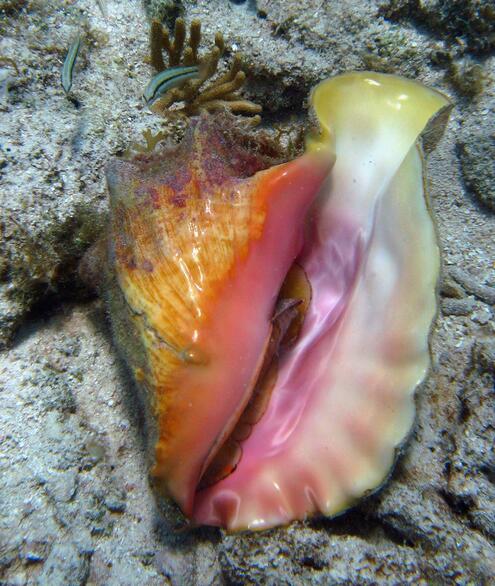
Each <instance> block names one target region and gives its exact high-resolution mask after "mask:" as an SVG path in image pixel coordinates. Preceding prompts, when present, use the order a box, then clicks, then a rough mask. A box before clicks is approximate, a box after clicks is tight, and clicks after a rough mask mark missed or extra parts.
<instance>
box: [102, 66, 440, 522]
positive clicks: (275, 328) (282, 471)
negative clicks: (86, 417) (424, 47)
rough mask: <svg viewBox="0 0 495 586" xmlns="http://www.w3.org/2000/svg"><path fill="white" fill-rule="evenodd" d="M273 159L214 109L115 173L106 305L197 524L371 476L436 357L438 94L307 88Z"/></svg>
mask: <svg viewBox="0 0 495 586" xmlns="http://www.w3.org/2000/svg"><path fill="white" fill-rule="evenodd" d="M311 101H312V107H313V110H314V113H315V115H316V118H317V120H318V122H319V124H320V128H321V132H320V134H319V135H318V136H316V137H313V138H311V139H309V140H308V148H307V152H306V154H304V155H303V156H302V157H300V158H298V159H296V160H294V161H291V162H289V163H284V164H281V165H275V166H270V157H269V156H268V155H267V153H266V152H263V145H257V146H255V148H253V145H247V144H246V141H245V140H244V139H243V137H242V136H241V135H240V134H236V133H235V132H233V131H232V132H231V131H229V129H228V124H227V123H226V121H225V119H223V118H222V117H221V116H220V117H202V118H198V119H196V120H195V121H193V122H192V124H191V127H190V129H189V130H188V133H187V135H186V138H185V139H184V141H183V142H182V143H181V145H179V147H177V149H175V150H174V151H164V152H163V153H159V154H154V155H150V156H143V155H140V156H138V157H136V158H135V159H133V160H131V161H115V162H113V163H112V164H111V165H110V167H109V170H108V182H109V188H110V193H111V234H110V251H109V259H110V267H111V271H110V273H111V277H112V279H111V283H112V284H111V286H110V289H109V294H108V300H109V308H110V314H111V317H112V323H113V327H114V331H115V337H116V340H117V341H118V343H119V345H120V347H121V349H122V351H123V353H124V355H125V357H126V359H127V361H128V363H129V364H130V367H131V369H132V370H133V372H134V375H135V378H136V380H137V382H138V384H139V385H140V386H141V387H142V388H143V389H144V390H145V395H146V404H147V405H148V406H149V411H148V419H149V422H150V429H151V435H152V441H151V443H152V444H153V446H154V465H153V469H152V475H153V477H154V481H155V484H156V486H157V488H158V490H159V491H161V492H163V493H166V494H170V495H171V496H172V497H173V498H174V499H175V500H176V501H177V502H178V503H179V505H180V506H181V508H182V510H183V511H184V513H185V514H186V515H187V516H188V517H189V518H191V519H192V520H193V521H194V522H195V523H198V524H208V525H219V526H223V527H226V528H228V529H229V530H240V529H246V528H250V529H263V528H267V527H273V526H276V525H280V524H285V523H288V522H290V521H292V520H294V519H304V518H306V517H307V516H309V515H313V514H316V513H322V514H325V515H334V514H336V513H338V512H340V511H342V510H344V509H345V508H347V507H349V506H350V505H352V504H353V502H355V500H356V499H357V498H359V497H361V496H363V495H364V494H366V493H368V492H369V491H372V490H374V489H376V488H377V487H378V486H379V485H380V484H381V483H382V482H383V480H384V479H385V478H386V476H387V474H388V473H389V470H390V468H391V466H392V464H393V461H394V458H395V453H396V450H397V447H398V446H400V444H401V443H402V442H403V440H404V438H405V437H406V436H407V433H408V431H409V430H410V428H411V425H412V421H413V417H414V402H413V393H414V390H415V388H416V387H417V385H418V384H419V383H420V382H421V381H422V380H423V378H424V376H425V374H426V371H427V368H428V364H429V353H428V334H429V330H430V326H431V322H432V320H433V317H434V314H435V311H436V299H435V287H436V281H437V278H438V271H439V251H438V246H437V243H436V237H435V231H434V227H433V223H432V220H431V217H430V214H429V211H428V208H427V204H426V201H425V194H424V180H423V161H422V156H421V151H420V148H419V146H418V144H417V140H418V137H419V135H420V134H421V133H422V131H423V130H424V129H425V127H426V126H427V124H428V122H429V120H430V119H432V118H435V117H436V118H438V115H439V113H442V112H444V111H445V110H446V109H447V108H448V101H447V100H446V98H444V97H443V96H442V95H441V94H439V93H437V92H435V91H433V90H430V89H428V88H426V87H424V86H422V85H420V84H418V83H415V82H412V81H409V80H406V79H403V78H399V77H395V76H389V75H382V74H376V73H369V72H363V73H351V74H344V75H341V76H338V77H335V78H333V79H330V80H327V81H325V82H322V83H321V84H320V85H318V86H317V87H316V88H315V90H314V91H313V94H312V100H311Z"/></svg>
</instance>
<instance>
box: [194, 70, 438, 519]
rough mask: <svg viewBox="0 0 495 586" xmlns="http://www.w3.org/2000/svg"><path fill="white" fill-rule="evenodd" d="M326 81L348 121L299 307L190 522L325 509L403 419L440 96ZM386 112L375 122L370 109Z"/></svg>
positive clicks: (380, 80)
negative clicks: (224, 472)
mask: <svg viewBox="0 0 495 586" xmlns="http://www.w3.org/2000/svg"><path fill="white" fill-rule="evenodd" d="M331 84H333V88H332V89H333V91H334V94H333V95H332V98H331V99H332V100H333V102H332V106H331V108H330V111H333V113H334V114H336V115H337V117H338V116H339V108H340V110H341V111H342V112H344V113H345V116H350V118H346V119H344V120H342V119H339V120H338V124H336V128H337V130H336V133H337V134H336V135H335V136H333V140H335V143H336V154H337V162H336V165H335V167H334V169H333V170H332V172H331V174H330V178H329V180H328V182H327V185H326V187H325V189H324V192H323V194H322V197H320V198H319V199H318V202H317V203H316V204H315V206H314V209H313V211H312V214H311V216H310V222H309V224H310V226H309V230H308V234H307V236H308V238H307V240H306V244H305V247H304V250H303V251H302V253H301V255H300V256H299V257H298V259H297V262H298V263H299V264H301V266H302V267H303V268H304V270H305V271H306V274H307V275H308V277H309V280H310V282H311V286H312V290H313V299H312V303H311V305H310V307H309V309H308V312H307V314H306V318H305V322H304V325H303V329H302V332H301V334H300V337H299V339H298V341H297V343H296V345H295V346H294V347H293V348H292V349H290V350H289V351H288V352H287V354H286V355H285V356H284V357H283V358H282V360H281V363H280V368H279V372H278V378H277V382H276V384H275V388H274V390H273V392H272V395H271V400H270V403H269V406H268V409H267V411H266V413H265V414H264V416H263V418H262V419H261V421H260V422H259V423H258V424H257V425H256V426H255V428H254V430H253V432H252V434H251V435H250V436H249V438H248V439H247V440H245V441H244V442H243V444H242V450H243V455H242V459H241V461H240V463H239V465H238V467H237V468H236V470H234V472H233V473H232V474H230V476H227V477H226V478H224V479H222V480H220V481H219V482H218V483H217V484H215V485H213V486H211V487H208V488H206V489H204V490H202V491H199V492H198V493H197V494H196V499H195V506H194V512H193V519H194V521H195V522H197V523H201V524H212V525H220V526H223V527H226V528H227V529H228V530H239V529H254V530H256V529H266V528H270V527H273V526H276V525H280V524H287V523H289V522H290V521H292V520H295V519H305V518H306V517H308V516H310V515H314V514H318V513H323V514H325V515H327V516H334V515H336V514H339V513H341V512H343V511H344V510H345V509H347V508H349V507H350V506H352V505H353V504H354V503H355V502H356V501H357V499H358V498H361V497H362V496H364V495H368V494H370V493H371V492H373V491H375V490H377V489H378V488H379V487H380V486H381V485H382V484H383V482H384V481H385V480H386V478H387V476H388V475H389V474H390V471H391V468H392V466H393V463H394V461H395V457H396V455H397V451H398V449H399V448H400V446H401V445H402V443H403V442H404V441H405V438H406V437H407V436H408V433H409V430H410V429H411V425H412V420H413V419H412V418H413V415H414V402H413V399H412V396H413V393H414V390H415V388H416V387H417V385H418V384H419V383H420V382H421V381H422V380H423V378H424V376H425V374H426V370H427V368H428V361H429V349H428V334H429V330H430V326H431V321H432V319H433V317H434V313H435V310H436V298H435V284H436V279H437V276H438V268H439V260H438V247H437V244H436V237H435V230H434V227H433V224H432V220H431V217H430V215H429V212H428V208H427V205H426V202H425V197H424V192H423V174H422V158H421V156H420V153H419V150H418V149H417V147H416V144H415V143H416V139H417V137H418V134H419V133H420V132H421V131H422V129H423V128H424V126H425V125H426V123H427V122H428V120H429V118H430V117H431V116H433V115H435V114H436V112H437V111H439V110H440V111H441V110H442V108H447V104H448V102H447V101H446V100H445V99H444V98H443V96H440V95H439V94H438V93H436V92H434V91H432V90H428V89H427V88H424V87H422V86H420V85H419V84H415V83H414V82H410V81H408V80H403V79H400V78H396V77H394V76H381V75H379V74H371V73H367V72H366V73H363V74H349V75H347V76H346V75H343V76H341V77H340V78H336V79H335V80H332V81H331V82H329V85H331ZM322 86H324V84H322ZM323 91H326V90H325V88H323V89H322V90H321V91H320V94H319V95H318V96H317V97H316V99H317V100H319V99H320V95H321V93H322V92H323ZM339 92H341V94H340V95H339ZM356 94H357V95H356ZM361 94H362V95H363V96H364V97H363V98H362V96H361ZM367 95H368V96H369V98H370V108H369V112H368V108H367V107H365V108H363V107H362V106H363V101H365V100H366V96H367ZM357 96H358V97H357ZM361 98H362V100H363V101H362V100H361ZM353 100H355V101H356V112H357V113H358V114H357V115H356V116H354V119H353V117H352V108H353V105H352V103H353ZM414 101H416V105H415V104H414ZM325 107H326V106H325ZM388 108H390V109H391V112H390V114H391V115H390V120H389V121H387V120H386V119H385V118H384V120H382V121H381V120H379V119H376V118H374V116H378V117H379V115H380V112H381V111H382V112H383V113H384V114H385V115H386V112H387V109H388ZM415 108H416V110H415ZM380 109H381V110H380ZM402 112H405V113H402ZM377 113H378V114H377ZM325 114H326V112H325ZM401 116H402V117H403V119H404V120H405V121H406V123H405V124H404V126H403V127H401V125H400V124H398V123H397V120H398V119H400V118H401ZM346 120H347V123H346ZM354 120H356V121H357V122H356V123H355V124H356V125H355V126H353V123H354ZM364 120H367V122H366V123H364V122H363V121H364ZM363 129H364V130H363ZM372 130H373V131H374V132H376V137H377V138H376V139H375V138H374V137H373V138H372V137H370V136H369V132H371V131H372ZM366 131H368V132H366ZM330 132H332V130H330ZM361 135H363V136H362V141H361V143H360V142H359V141H360V137H361ZM394 137H396V139H397V140H396V145H395V148H394V146H393V145H391V144H385V143H382V140H384V138H387V139H388V140H389V141H390V140H394ZM350 145H352V146H353V149H352V152H350V151H347V150H346V149H348V148H350ZM362 149H364V150H363V152H361V150H362ZM359 156H362V157H365V159H364V160H363V159H361V161H360V159H359V158H358V157H359ZM353 165H354V166H353ZM325 190H326V192H327V194H328V195H327V196H326V195H325Z"/></svg>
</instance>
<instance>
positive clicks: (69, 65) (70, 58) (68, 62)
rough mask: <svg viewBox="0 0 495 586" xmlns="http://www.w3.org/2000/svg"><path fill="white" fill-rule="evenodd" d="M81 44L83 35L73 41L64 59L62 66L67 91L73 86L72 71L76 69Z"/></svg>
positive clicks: (63, 80) (64, 85) (63, 83)
mask: <svg viewBox="0 0 495 586" xmlns="http://www.w3.org/2000/svg"><path fill="white" fill-rule="evenodd" d="M80 46H81V37H80V36H78V37H77V39H76V40H75V41H74V42H73V43H71V46H70V47H69V50H68V52H67V57H66V58H65V61H64V66H63V68H62V87H63V88H64V90H65V93H67V94H68V93H69V92H70V88H71V87H72V72H73V70H74V65H75V63H76V59H77V54H78V53H79V47H80Z"/></svg>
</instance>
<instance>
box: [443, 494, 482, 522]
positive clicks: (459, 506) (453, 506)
mask: <svg viewBox="0 0 495 586" xmlns="http://www.w3.org/2000/svg"><path fill="white" fill-rule="evenodd" d="M439 494H440V496H441V497H442V498H443V500H444V501H445V502H446V504H447V505H448V507H449V509H450V510H451V511H452V512H453V513H454V514H455V515H458V516H462V517H465V516H466V515H468V513H469V512H470V510H471V509H472V507H473V506H474V502H473V500H472V498H471V497H460V496H459V495H455V494H452V493H450V492H448V491H446V490H441V491H440V492H439Z"/></svg>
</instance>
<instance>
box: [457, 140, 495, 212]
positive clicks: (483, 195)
mask: <svg viewBox="0 0 495 586" xmlns="http://www.w3.org/2000/svg"><path fill="white" fill-rule="evenodd" d="M459 158H460V161H461V168H462V175H463V177H464V181H465V183H466V186H467V188H468V190H469V192H470V193H472V195H473V196H474V197H475V198H476V199H477V200H478V201H479V202H480V203H481V204H482V205H484V206H486V207H487V208H489V209H491V210H494V211H495V128H480V129H479V130H474V131H473V132H472V133H471V134H469V136H468V137H467V138H466V139H464V140H463V141H462V142H461V143H460V144H459Z"/></svg>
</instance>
